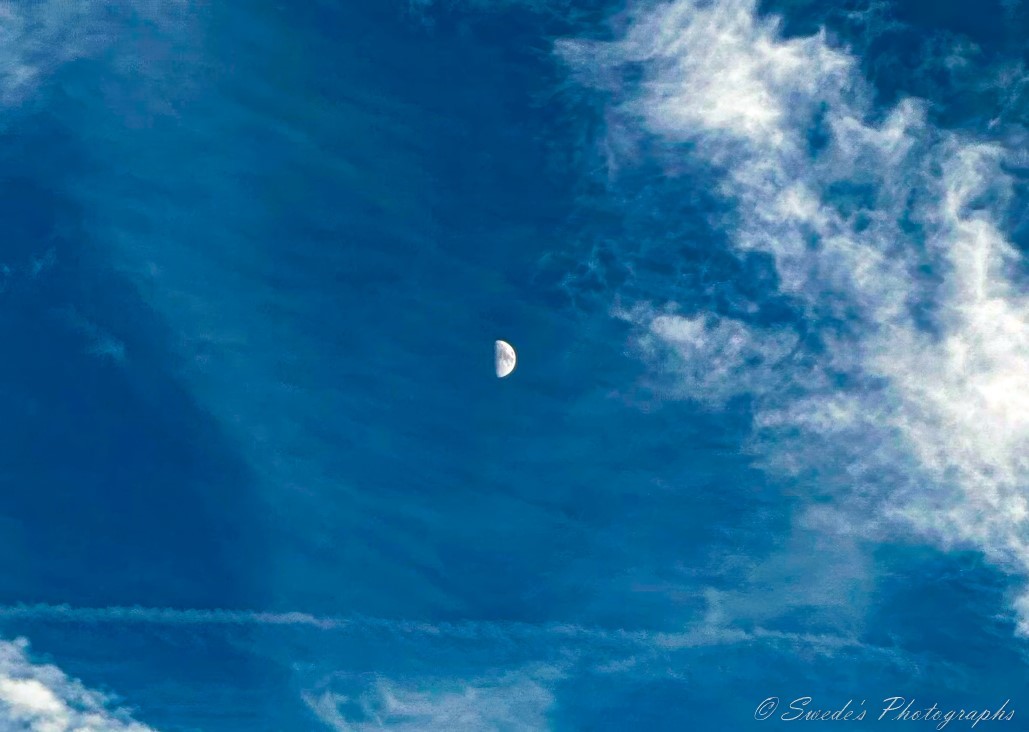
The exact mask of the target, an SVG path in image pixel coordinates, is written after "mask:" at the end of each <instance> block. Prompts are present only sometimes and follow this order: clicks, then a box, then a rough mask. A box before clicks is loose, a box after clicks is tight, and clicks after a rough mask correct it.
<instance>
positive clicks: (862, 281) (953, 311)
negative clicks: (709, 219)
mask: <svg viewBox="0 0 1029 732" xmlns="http://www.w3.org/2000/svg"><path fill="white" fill-rule="evenodd" d="M558 50H559V51H560V52H561V53H562V54H563V55H564V57H565V58H566V60H567V61H568V63H569V64H570V65H571V66H572V67H573V68H574V69H575V70H576V71H578V72H580V73H579V75H580V76H583V77H585V78H587V79H591V80H593V81H594V82H595V83H598V84H601V83H602V84H604V85H605V87H606V88H607V89H608V90H609V91H610V92H611V93H612V95H613V98H614V102H613V105H614V107H615V108H616V112H617V113H616V114H613V115H609V119H613V120H618V121H620V122H619V123H620V124H621V125H635V126H638V127H641V128H643V129H645V130H646V131H647V132H648V133H649V134H651V135H654V136H656V137H658V138H660V139H662V140H664V141H665V142H666V143H668V149H670V150H671V152H669V153H668V154H669V155H689V156H693V157H695V158H699V159H700V160H702V161H704V162H706V163H707V164H709V165H710V166H712V168H713V169H714V170H716V171H718V173H717V176H718V179H717V181H716V182H715V183H714V184H713V185H714V186H715V187H716V188H717V190H718V191H719V193H720V195H721V196H722V197H723V198H724V200H725V201H726V202H727V203H729V204H731V206H732V208H733V210H734V215H733V218H732V219H728V218H727V219H726V227H727V228H728V230H729V232H728V233H729V234H730V235H731V240H732V242H733V245H734V246H735V247H736V248H737V250H738V251H739V252H746V251H757V252H763V253H767V254H768V255H770V256H771V257H772V260H773V261H774V263H775V268H776V273H777V275H778V289H779V293H780V294H781V295H785V296H787V297H788V298H789V299H790V301H791V302H792V303H793V304H794V306H795V308H796V310H797V312H798V313H800V314H801V316H802V317H803V319H804V321H805V323H804V328H805V331H806V332H807V333H809V334H810V333H813V334H815V335H816V336H817V338H816V339H814V340H813V341H812V342H811V344H809V343H808V341H807V340H805V348H804V351H803V353H800V352H796V353H793V354H792V355H790V357H789V358H787V357H786V352H787V351H788V350H789V349H788V345H789V344H790V343H792V342H794V341H795V340H797V339H793V338H791V336H790V335H789V333H788V332H786V331H784V330H783V329H782V327H779V328H777V329H775V330H769V329H767V328H765V327H762V326H759V325H744V324H742V323H737V322H735V321H733V320H729V319H726V318H724V317H720V316H716V315H715V314H713V313H692V314H689V315H686V316H682V315H674V314H673V315H669V314H668V313H665V312H660V311H656V310H653V309H652V308H649V306H647V305H646V304H640V305H637V306H635V307H633V308H630V309H629V311H628V312H629V313H631V314H632V317H631V318H630V319H632V320H633V321H634V322H636V323H638V324H639V326H640V335H639V343H640V346H641V349H642V352H643V354H644V355H645V356H646V357H647V358H649V359H652V360H653V361H654V362H655V363H656V364H657V365H658V366H659V367H660V369H661V371H662V372H663V373H666V374H669V373H672V374H674V375H675V376H676V377H677V379H678V385H679V386H678V388H677V389H671V390H670V393H671V394H673V395H679V396H688V397H691V398H696V399H699V400H701V401H705V402H708V403H712V404H718V403H720V402H721V401H724V398H725V397H726V396H729V395H732V394H735V393H743V392H746V393H748V394H750V395H751V396H752V397H753V399H754V409H755V414H754V427H755V431H754V439H755V443H757V444H758V446H759V447H761V449H762V450H763V452H764V454H765V455H766V458H767V461H768V463H769V465H771V466H774V467H775V468H777V469H779V470H783V471H786V472H789V473H794V474H798V475H799V474H805V473H807V474H813V475H815V476H816V477H817V480H818V482H819V483H820V485H819V488H820V489H825V487H826V486H827V485H828V486H831V487H832V490H833V492H834V493H835V497H836V499H837V505H838V507H839V508H840V509H841V510H845V509H846V507H848V506H852V505H853V504H857V505H860V506H861V507H862V508H863V509H868V508H870V507H871V508H873V509H875V512H874V514H873V515H872V516H871V517H870V520H869V526H870V527H875V526H876V525H877V524H878V523H879V522H881V520H882V519H888V521H887V522H886V525H887V526H889V527H892V528H897V527H898V526H903V527H904V529H905V530H906V531H908V532H910V531H911V530H914V531H915V532H916V533H917V534H918V535H921V536H924V537H927V538H930V539H932V540H935V541H936V542H938V543H939V544H940V545H942V546H944V547H951V546H956V545H960V546H964V547H968V546H972V547H976V548H978V549H979V550H981V551H982V552H984V553H985V554H986V555H987V556H988V557H990V558H991V559H992V560H993V561H995V562H996V563H997V564H998V565H1000V566H1003V567H1005V568H1007V569H1012V570H1014V571H1016V572H1017V573H1019V574H1023V575H1029V299H1027V297H1026V291H1025V284H1024V282H1023V281H1022V280H1020V279H1019V275H1018V265H1019V254H1018V252H1017V251H1016V250H1015V249H1014V248H1013V247H1012V245H1011V244H1010V242H1009V241H1007V239H1006V237H1005V234H1004V231H1003V223H1002V222H1003V221H1004V220H1005V219H1004V217H1005V213H1006V209H1005V207H1006V206H1007V205H1008V204H1009V203H1010V201H1011V200H1012V181H1011V180H1010V179H1009V178H1008V176H1007V175H1006V174H1005V173H1004V171H1003V169H1002V167H1001V162H1002V160H1003V158H1004V157H1005V156H1006V155H1009V154H1011V153H1010V151H1008V150H1006V149H1005V148H1003V147H1001V146H999V145H998V144H987V143H984V142H982V141H978V140H973V139H970V138H968V137H967V136H961V135H959V134H956V133H952V132H948V131H946V130H942V129H939V128H937V127H935V126H934V125H933V124H932V123H931V122H930V121H929V119H928V116H927V113H926V106H925V104H923V103H921V102H919V101H917V100H903V101H901V102H900V103H899V104H897V105H896V107H894V108H893V109H891V110H887V113H886V114H885V115H883V114H881V113H880V112H879V110H877V109H876V108H875V106H874V104H873V101H872V99H873V94H872V92H871V90H870V89H869V87H868V84H867V82H866V81H865V80H864V79H863V78H862V77H861V75H860V73H859V70H858V63H857V60H856V59H855V58H854V57H853V56H851V55H850V54H849V53H847V52H846V50H844V49H837V48H833V47H831V46H830V45H829V43H828V42H827V39H826V37H825V35H824V34H817V35H814V36H810V37H806V38H792V39H786V38H783V37H782V36H781V34H780V32H779V27H778V24H777V23H776V21H775V20H774V19H768V18H762V17H760V15H759V14H758V12H757V10H756V3H755V2H753V0H717V1H715V2H694V1H693V0H678V1H676V2H671V3H663V4H661V5H658V6H648V7H647V8H646V9H645V10H644V11H643V12H641V13H639V14H638V15H637V16H636V17H635V18H634V19H633V22H632V23H631V24H630V25H629V27H628V29H627V31H626V32H625V34H624V35H623V37H621V38H619V39H617V40H615V41H611V42H603V43H598V42H595V41H589V42H584V41H566V42H563V43H562V44H559V47H558ZM638 65H642V68H643V74H642V80H641V81H640V82H638V83H631V84H630V83H626V84H623V85H621V86H619V85H617V84H612V83H611V81H610V80H611V79H612V78H618V74H617V71H618V70H619V69H621V68H627V67H629V66H632V67H636V66H638ZM812 131H817V132H818V133H820V134H821V135H822V137H823V141H824V142H823V144H821V145H814V144H812V142H811V139H810V136H811V133H812ZM627 134H629V133H626V132H625V131H624V130H622V129H620V128H617V127H616V128H614V129H612V130H611V135H612V136H613V137H616V138H623V137H625V136H626V135H627ZM679 143H685V144H682V145H680V144H679ZM1016 152H1017V151H1016ZM669 167H672V166H669ZM927 273H928V274H927ZM619 314H621V315H622V316H623V317H624V312H620V313H619ZM809 340H810V339H809ZM669 352H671V353H672V354H673V356H674V357H673V358H671V359H669V358H668V354H669ZM881 529H882V527H881V526H880V527H879V530H881ZM1019 608H1021V609H1022V611H1023V612H1022V621H1023V626H1022V629H1023V630H1024V631H1026V632H1029V615H1027V614H1026V612H1025V610H1026V608H1029V603H1027V601H1026V600H1024V599H1023V600H1022V601H1020V603H1019Z"/></svg>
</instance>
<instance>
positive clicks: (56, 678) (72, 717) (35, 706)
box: [0, 641, 153, 732]
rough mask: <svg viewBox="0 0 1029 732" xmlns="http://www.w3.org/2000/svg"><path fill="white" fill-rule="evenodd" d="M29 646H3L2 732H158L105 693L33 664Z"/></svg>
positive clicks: (0, 668) (0, 673)
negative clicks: (115, 706) (28, 651)
mask: <svg viewBox="0 0 1029 732" xmlns="http://www.w3.org/2000/svg"><path fill="white" fill-rule="evenodd" d="M27 649H28V644H27V643H26V642H24V641H14V642H10V641H0V729H4V730H11V732H14V731H15V730H19V731H20V732H153V730H152V728H150V727H147V726H146V725H143V724H140V723H138V722H135V721H133V720H132V719H131V717H129V716H128V714H127V713H125V712H124V711H122V710H119V709H115V708H113V707H112V706H111V700H110V699H108V698H107V697H106V696H104V695H103V694H100V693H98V692H95V691H91V690H89V689H87V688H85V687H84V686H82V684H80V683H79V682H78V681H76V680H74V679H70V678H68V677H67V676H66V675H65V674H64V672H62V671H61V670H60V669H59V668H57V667H55V666H50V665H45V664H34V663H32V662H31V661H30V660H29V658H28V655H27Z"/></svg>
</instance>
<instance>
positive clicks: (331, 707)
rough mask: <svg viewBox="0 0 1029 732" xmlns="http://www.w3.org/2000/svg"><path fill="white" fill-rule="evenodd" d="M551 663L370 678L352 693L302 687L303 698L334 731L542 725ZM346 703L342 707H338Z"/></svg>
mask: <svg viewBox="0 0 1029 732" xmlns="http://www.w3.org/2000/svg"><path fill="white" fill-rule="evenodd" d="M554 678H555V672H554V671H553V670H552V669H547V668H543V669H535V670H531V671H519V672H512V673H505V674H502V675H500V676H498V677H496V678H484V679H476V680H474V681H470V682H450V681H448V682H442V683H441V682H438V681H427V682H424V683H411V682H408V683H403V684H401V683H396V682H393V681H388V680H385V679H381V678H376V679H374V680H372V682H371V683H370V684H369V685H368V687H367V688H365V689H363V690H359V691H358V692H357V694H356V696H353V697H351V696H346V695H342V694H338V693H335V692H333V691H323V692H320V693H307V694H305V695H304V701H305V702H306V703H307V705H308V706H309V707H310V708H311V710H312V711H313V712H314V713H315V714H316V715H317V717H318V718H319V719H320V720H321V721H322V722H324V723H325V724H326V725H328V726H329V727H331V728H332V729H334V730H337V731H338V732H361V730H372V729H380V730H381V729H388V730H397V731H398V732H402V731H403V730H411V731H412V732H413V731H414V730H435V729H446V730H453V731H454V732H464V731H466V730H467V732H477V731H478V730H484V729H503V730H511V732H517V731H518V730H539V729H546V728H547V727H548V724H547V716H548V712H549V710H550V708H551V706H552V705H553V703H554V696H553V693H552V692H551V691H550V689H549V688H548V687H549V683H550V682H551V681H553V679H554ZM344 709H346V711H344Z"/></svg>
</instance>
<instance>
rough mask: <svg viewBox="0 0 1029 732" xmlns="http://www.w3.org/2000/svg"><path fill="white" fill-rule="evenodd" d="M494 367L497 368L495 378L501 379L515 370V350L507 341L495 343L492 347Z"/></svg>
mask: <svg viewBox="0 0 1029 732" xmlns="http://www.w3.org/2000/svg"><path fill="white" fill-rule="evenodd" d="M493 353H494V365H495V366H496V367H497V378H498V379H502V378H504V377H505V376H507V375H508V374H510V373H511V372H512V371H514V369H515V361H517V357H516V356H515V349H513V348H512V347H511V344H510V343H508V342H507V341H497V342H496V343H495V344H494V346H493Z"/></svg>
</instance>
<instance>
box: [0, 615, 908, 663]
mask: <svg viewBox="0 0 1029 732" xmlns="http://www.w3.org/2000/svg"><path fill="white" fill-rule="evenodd" d="M0 620H32V621H45V622H57V623H73V624H87V625H96V624H110V623H117V624H142V625H166V626H204V625H213V626H217V625H223V626H241V627H242V626H260V627H268V626H282V627H293V628H309V629H314V630H318V631H327V632H337V633H345V632H352V633H369V632H378V633H384V634H387V635H398V636H435V637H441V638H454V639H460V640H471V641H480V642H483V641H485V642H496V643H515V642H524V641H529V640H540V639H552V640H563V641H564V642H567V643H583V644H589V645H605V644H607V645H615V646H619V647H623V648H624V647H632V648H636V649H646V650H650V651H659V652H660V651H666V652H671V651H676V650H681V649H686V648H699V647H704V646H720V645H733V644H736V643H745V642H754V641H757V642H765V643H773V644H774V643H790V644H803V645H805V646H808V647H809V648H814V649H820V650H822V651H824V652H833V651H836V650H840V649H844V648H861V649H864V650H866V651H872V652H875V651H884V652H888V653H889V654H890V655H894V652H893V651H892V650H888V649H878V648H875V647H870V646H868V645H867V644H865V643H862V642H861V641H860V640H857V639H854V638H846V637H839V636H833V635H812V634H800V633H785V632H781V631H773V630H765V629H761V628H755V629H753V630H749V631H745V630H742V629H738V628H731V627H727V626H723V625H716V624H711V623H707V622H704V623H699V624H695V625H693V626H691V627H688V628H685V629H683V630H681V631H674V632H665V631H658V630H626V629H623V628H603V627H597V626H584V625H576V624H569V623H524V622H515V621H489V620H465V621H459V622H452V623H430V622H424V621H416V620H404V619H395V618H375V617H368V616H361V615H353V616H337V615H312V614H310V613H304V612H266V611H258V610H231V609H224V608H211V609H201V608H170V607H145V606H140V605H130V606H112V607H75V606H72V605H63V604H62V605H51V604H35V605H29V604H18V605H0Z"/></svg>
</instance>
